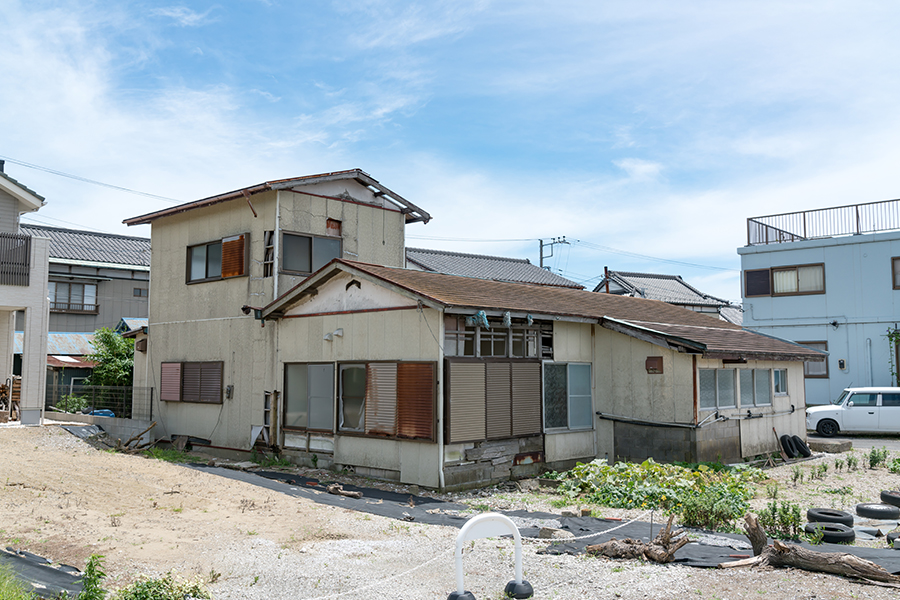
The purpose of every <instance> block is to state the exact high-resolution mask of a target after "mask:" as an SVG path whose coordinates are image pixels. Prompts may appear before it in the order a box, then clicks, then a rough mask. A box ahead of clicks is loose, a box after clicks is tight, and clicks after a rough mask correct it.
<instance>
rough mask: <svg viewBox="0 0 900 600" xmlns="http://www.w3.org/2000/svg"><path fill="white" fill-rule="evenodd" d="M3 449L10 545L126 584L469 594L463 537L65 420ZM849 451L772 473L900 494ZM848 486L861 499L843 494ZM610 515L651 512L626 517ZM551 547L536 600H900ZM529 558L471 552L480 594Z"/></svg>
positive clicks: (9, 434)
mask: <svg viewBox="0 0 900 600" xmlns="http://www.w3.org/2000/svg"><path fill="white" fill-rule="evenodd" d="M0 449H2V451H3V454H4V457H5V459H6V460H5V461H4V462H3V463H2V466H0V478H2V479H0V480H3V481H5V482H6V483H5V485H4V486H3V487H2V488H0V507H2V511H3V513H2V514H4V525H3V526H2V530H0V539H2V541H3V542H4V543H5V545H7V546H13V547H16V548H20V549H27V550H30V551H33V552H36V553H38V554H41V555H42V556H47V557H49V558H51V559H52V560H54V561H57V562H62V563H67V564H73V565H75V566H78V567H83V565H84V561H85V560H86V558H87V557H88V556H89V555H90V554H104V555H105V556H106V558H105V566H106V570H107V572H108V573H109V575H110V577H109V579H108V585H109V587H111V588H115V587H119V586H121V585H124V584H125V583H127V582H128V581H132V580H134V579H135V578H137V577H139V576H140V574H142V573H143V574H149V575H159V574H162V573H165V572H168V571H175V572H176V573H178V574H180V575H183V576H187V577H200V578H203V579H204V580H207V581H210V582H211V583H210V589H211V591H212V592H213V594H214V597H215V598H216V599H217V600H230V599H235V600H237V599H255V598H260V599H262V598H265V599H279V598H285V599H287V598H290V599H314V598H315V599H324V598H354V599H355V598H364V597H379V598H380V597H386V598H387V597H389V598H398V599H410V600H414V599H434V598H441V599H442V598H446V597H447V595H448V594H449V593H450V592H452V591H454V590H455V571H454V560H453V550H454V547H455V540H456V536H457V534H458V530H457V529H454V528H449V527H439V526H430V525H422V524H418V523H407V522H403V521H395V520H390V519H386V518H382V517H378V516H374V515H368V514H364V513H357V512H352V511H348V510H345V509H342V508H335V507H330V506H324V505H317V504H314V503H312V502H311V501H307V500H303V499H296V498H290V497H287V496H284V495H281V494H278V493H275V492H271V491H268V490H264V489H261V488H258V487H255V486H252V485H249V484H245V483H242V482H238V481H233V480H229V479H225V478H221V477H217V476H215V475H211V474H208V473H202V472H198V471H196V470H192V469H185V468H184V467H180V466H177V465H170V464H167V463H163V462H160V461H154V460H147V459H144V458H140V457H136V456H126V455H121V454H111V453H108V452H103V451H98V450H95V449H94V448H91V447H90V446H88V445H87V444H85V443H84V442H82V441H81V440H78V439H77V438H75V437H73V436H71V435H70V434H68V433H67V432H65V431H63V430H61V429H60V428H58V427H41V428H13V427H6V428H0ZM835 458H836V457H835V456H826V457H820V458H816V459H815V460H814V461H809V462H807V463H801V468H803V469H806V470H807V471H811V468H812V467H814V466H815V465H817V464H820V463H828V464H829V465H830V467H829V474H828V475H826V476H825V478H824V479H814V480H813V482H812V483H806V484H804V485H797V486H796V487H794V486H793V485H792V483H791V479H792V478H793V473H792V470H791V467H790V466H783V467H778V468H775V469H771V470H769V471H768V472H767V473H768V474H769V476H770V477H771V480H772V482H779V483H780V489H781V492H780V494H781V495H780V496H779V497H780V498H785V499H788V500H795V501H798V502H801V505H802V506H803V507H804V508H806V507H809V506H813V505H816V506H832V505H833V504H834V503H835V502H837V503H839V504H840V503H841V502H844V501H846V503H851V504H852V503H855V502H856V501H858V500H861V499H864V500H865V501H875V500H877V498H878V492H880V490H881V489H896V488H897V479H898V478H897V476H896V475H892V474H890V473H889V472H888V471H887V470H885V469H878V470H873V471H869V470H862V469H861V470H857V471H854V472H850V473H847V472H846V470H845V471H844V472H843V473H837V472H836V470H835V469H834V460H835ZM817 461H818V462H817ZM861 462H862V461H861ZM795 466H796V465H795ZM298 471H300V470H298ZM302 472H303V473H304V474H307V475H312V476H315V475H316V473H315V472H313V471H309V470H305V471H302ZM327 478H329V479H334V474H333V473H327ZM346 479H347V480H348V482H353V483H358V484H363V485H372V482H366V481H362V480H359V479H356V478H353V477H346ZM848 486H849V487H850V488H852V492H850V493H849V494H848V493H844V494H843V495H841V494H832V493H829V490H831V489H836V488H846V487H848ZM380 487H385V488H387V489H394V491H401V492H404V493H409V492H410V491H412V490H410V489H409V488H407V487H405V486H388V485H384V486H380ZM443 497H444V498H446V499H449V500H455V501H460V500H462V501H465V502H467V503H469V504H470V505H472V506H478V509H484V508H486V507H490V508H497V509H504V510H506V509H521V508H527V509H529V510H542V511H548V512H553V513H557V514H558V513H559V512H560V509H561V507H560V503H559V501H558V500H559V497H558V496H556V495H554V494H551V493H549V492H545V491H541V492H538V493H523V492H519V491H512V490H507V489H502V488H501V489H497V490H493V491H492V492H478V493H474V494H453V495H446V496H443ZM835 499H836V500H835ZM765 502H766V500H765V498H764V497H762V498H758V499H756V500H754V503H755V504H756V505H757V506H760V505H764V504H765ZM600 513H601V515H602V516H606V517H620V518H634V517H639V516H644V517H646V516H647V515H646V513H643V512H639V511H624V510H612V509H601V510H600ZM655 518H656V520H661V519H662V515H659V514H657V515H656V516H655ZM883 543H884V542H883V541H879V542H878V543H877V544H878V545H882V544H883ZM545 547H546V542H539V543H538V542H531V541H526V542H525V543H524V545H523V559H524V568H525V577H526V579H527V580H528V581H530V582H531V583H532V585H533V586H534V589H535V598H560V599H563V598H573V599H574V598H579V599H580V598H673V597H677V598H681V597H696V598H720V599H725V598H747V597H760V596H766V597H767V600H781V599H789V598H790V599H793V598H817V599H822V598H885V599H886V598H896V592H897V590H896V589H887V588H883V587H876V586H870V585H863V584H858V583H853V582H851V581H848V580H846V579H843V578H840V577H834V576H829V575H822V574H814V573H807V572H803V571H796V570H755V569H735V570H726V571H723V570H715V569H695V568H690V567H683V566H677V565H676V566H662V565H655V564H647V563H640V562H637V561H608V560H602V559H595V558H588V557H584V556H567V555H562V556H550V555H540V554H537V552H538V550H540V549H543V548H545ZM513 559H514V553H513V543H512V541H511V540H509V539H486V540H477V541H475V542H474V543H471V544H467V546H466V549H465V553H464V567H465V574H466V575H465V583H466V589H468V590H470V591H471V592H472V593H473V594H474V595H475V597H476V598H479V599H480V600H485V599H487V600H492V599H493V600H497V599H499V598H501V597H502V595H501V592H502V590H503V588H504V586H505V585H506V583H507V582H508V581H509V580H511V579H512V578H513V572H514V562H513Z"/></svg>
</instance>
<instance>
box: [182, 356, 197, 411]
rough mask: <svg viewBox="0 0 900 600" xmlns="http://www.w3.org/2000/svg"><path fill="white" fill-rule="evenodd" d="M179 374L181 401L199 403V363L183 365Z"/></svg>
mask: <svg viewBox="0 0 900 600" xmlns="http://www.w3.org/2000/svg"><path fill="white" fill-rule="evenodd" d="M181 373H182V377H181V399H182V400H184V401H185V402H200V363H184V364H183V365H182V367H181Z"/></svg>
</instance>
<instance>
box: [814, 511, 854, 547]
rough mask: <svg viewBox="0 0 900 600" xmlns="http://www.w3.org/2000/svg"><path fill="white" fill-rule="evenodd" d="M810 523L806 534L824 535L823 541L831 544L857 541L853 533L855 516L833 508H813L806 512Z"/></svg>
mask: <svg viewBox="0 0 900 600" xmlns="http://www.w3.org/2000/svg"><path fill="white" fill-rule="evenodd" d="M806 519H807V520H808V521H809V523H807V524H806V526H805V527H804V528H803V530H804V531H806V533H810V534H816V533H821V534H822V541H823V542H826V543H829V544H849V543H851V542H853V540H855V539H856V532H855V531H853V515H851V514H850V513H848V512H844V511H843V510H835V509H833V508H811V509H809V510H808V511H806Z"/></svg>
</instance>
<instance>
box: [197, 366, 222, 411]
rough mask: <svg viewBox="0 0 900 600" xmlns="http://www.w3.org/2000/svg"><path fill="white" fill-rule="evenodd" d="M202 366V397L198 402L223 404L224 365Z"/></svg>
mask: <svg viewBox="0 0 900 600" xmlns="http://www.w3.org/2000/svg"><path fill="white" fill-rule="evenodd" d="M199 364H200V396H199V398H198V402H211V403H215V404H221V403H222V363H221V362H206V363H199Z"/></svg>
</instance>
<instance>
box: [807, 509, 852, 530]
mask: <svg viewBox="0 0 900 600" xmlns="http://www.w3.org/2000/svg"><path fill="white" fill-rule="evenodd" d="M806 520H807V521H809V522H810V523H840V524H841V525H847V526H848V527H852V526H853V515H851V514H850V513H848V512H845V511H843V510H836V509H834V508H811V509H809V510H808V511H806Z"/></svg>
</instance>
